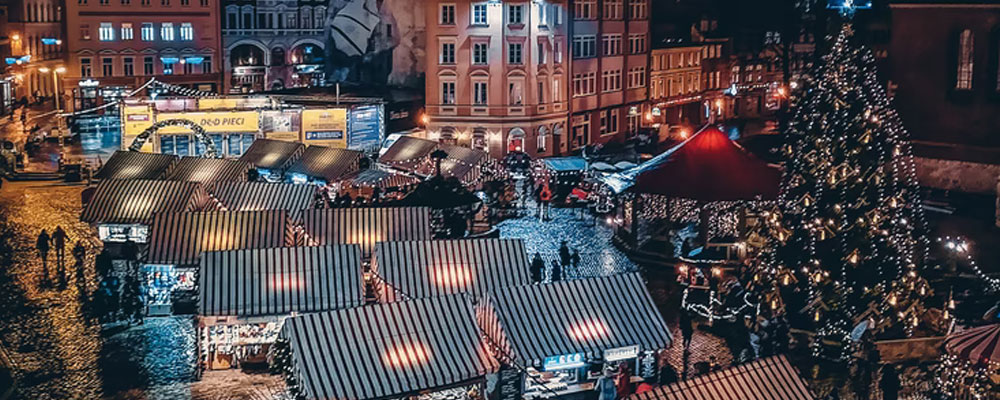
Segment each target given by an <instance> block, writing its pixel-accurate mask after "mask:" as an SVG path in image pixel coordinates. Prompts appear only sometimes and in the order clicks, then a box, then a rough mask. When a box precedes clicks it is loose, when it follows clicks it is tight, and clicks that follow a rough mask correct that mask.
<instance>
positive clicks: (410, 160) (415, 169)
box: [378, 136, 500, 185]
mask: <svg viewBox="0 0 1000 400" xmlns="http://www.w3.org/2000/svg"><path fill="white" fill-rule="evenodd" d="M435 150H442V151H444V152H445V153H446V154H447V156H446V157H445V158H444V159H442V160H441V175H442V176H444V177H445V178H451V177H454V178H458V179H459V180H460V181H462V183H464V184H466V185H475V184H476V183H478V182H479V180H480V179H481V178H482V174H483V168H484V167H486V168H489V169H493V170H499V169H500V164H499V163H497V162H496V161H494V160H493V159H491V158H490V157H489V155H488V154H487V153H486V152H484V151H482V150H477V149H472V148H468V147H463V146H456V145H450V144H441V143H437V142H434V141H430V140H425V139H420V138H415V137H411V136H403V137H400V138H399V139H397V140H396V141H395V142H393V143H392V145H391V146H389V149H388V150H386V152H385V153H384V154H382V156H381V157H379V159H378V162H379V163H380V164H382V165H385V166H387V167H391V168H395V169H398V170H400V171H404V172H408V173H414V174H418V175H421V176H433V175H436V174H437V165H436V162H435V160H433V158H432V157H431V153H433V152H434V151H435Z"/></svg>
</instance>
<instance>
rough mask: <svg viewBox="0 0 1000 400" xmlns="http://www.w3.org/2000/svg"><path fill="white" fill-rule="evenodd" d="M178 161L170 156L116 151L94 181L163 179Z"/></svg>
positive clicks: (95, 176) (173, 156) (175, 157)
mask: <svg viewBox="0 0 1000 400" xmlns="http://www.w3.org/2000/svg"><path fill="white" fill-rule="evenodd" d="M178 159H179V158H178V157H177V156H175V155H170V154H154V153H140V152H137V151H116V152H115V153H114V154H112V155H111V157H110V158H108V161H107V162H105V163H104V165H103V166H102V167H101V168H100V169H99V170H98V171H97V174H95V175H94V179H97V180H105V179H163V177H164V176H166V175H167V173H168V172H169V171H170V168H171V167H173V165H174V164H175V163H176V162H177V160H178Z"/></svg>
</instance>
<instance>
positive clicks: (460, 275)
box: [372, 239, 531, 302]
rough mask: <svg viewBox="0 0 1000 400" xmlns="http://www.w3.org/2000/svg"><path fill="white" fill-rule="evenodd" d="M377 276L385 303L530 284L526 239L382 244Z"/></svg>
mask: <svg viewBox="0 0 1000 400" xmlns="http://www.w3.org/2000/svg"><path fill="white" fill-rule="evenodd" d="M372 269H373V271H374V272H375V273H376V274H378V275H379V276H380V277H381V278H382V279H383V280H384V281H385V282H386V283H387V286H389V287H382V288H381V296H380V297H381V300H382V301H387V302H388V301H394V300H397V299H405V298H407V297H410V298H421V297H433V296H440V295H446V294H455V293H469V294H471V295H473V296H475V297H481V296H484V295H486V293H487V292H489V291H491V290H494V289H499V288H503V287H507V286H520V285H527V284H530V283H531V272H530V270H529V267H528V252H527V251H526V250H525V248H524V242H523V241H522V240H521V239H459V240H424V241H408V242H381V243H378V244H377V245H375V261H373V263H372Z"/></svg>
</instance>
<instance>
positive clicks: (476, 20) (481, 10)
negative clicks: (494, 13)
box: [472, 3, 489, 25]
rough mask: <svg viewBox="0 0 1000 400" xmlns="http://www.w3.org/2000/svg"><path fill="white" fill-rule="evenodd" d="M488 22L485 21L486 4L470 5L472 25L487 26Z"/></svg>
mask: <svg viewBox="0 0 1000 400" xmlns="http://www.w3.org/2000/svg"><path fill="white" fill-rule="evenodd" d="M488 23H489V22H488V20H487V8H486V3H479V4H473V5H472V24H473V25H487V24H488Z"/></svg>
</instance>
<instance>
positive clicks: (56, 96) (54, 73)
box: [38, 67, 66, 110]
mask: <svg viewBox="0 0 1000 400" xmlns="http://www.w3.org/2000/svg"><path fill="white" fill-rule="evenodd" d="M49 71H50V70H49V68H47V67H41V68H39V69H38V72H41V73H43V74H47V73H49ZM51 71H52V91H53V92H54V93H53V95H52V98H53V99H54V100H55V106H56V110H59V96H60V93H59V74H62V73H65V72H66V68H65V67H57V68H56V69H53V70H51Z"/></svg>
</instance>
